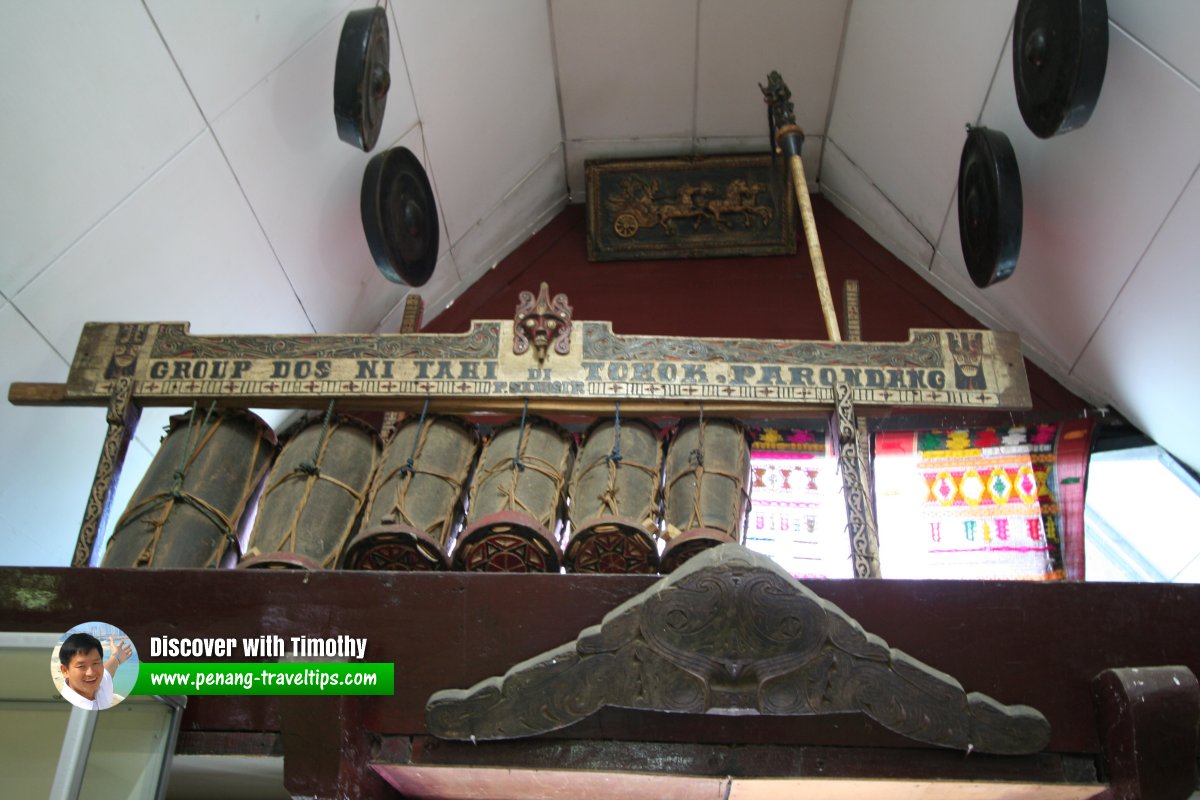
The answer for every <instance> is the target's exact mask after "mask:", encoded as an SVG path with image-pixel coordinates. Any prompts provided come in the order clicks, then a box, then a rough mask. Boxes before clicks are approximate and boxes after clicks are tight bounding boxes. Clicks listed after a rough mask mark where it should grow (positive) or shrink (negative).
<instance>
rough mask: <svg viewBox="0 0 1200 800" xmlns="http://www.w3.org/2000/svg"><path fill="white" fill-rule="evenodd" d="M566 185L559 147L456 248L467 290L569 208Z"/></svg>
mask: <svg viewBox="0 0 1200 800" xmlns="http://www.w3.org/2000/svg"><path fill="white" fill-rule="evenodd" d="M566 185H567V179H566V175H565V173H564V167H563V152H562V147H561V146H559V147H556V148H554V150H552V151H551V152H550V153H548V154H547V155H546V157H545V158H544V159H542V162H541V163H540V164H538V165H537V167H535V168H534V170H533V171H532V172H531V173H529V175H528V176H526V178H525V179H524V180H523V181H521V183H519V184H518V185H517V186H515V187H514V188H513V190H512V191H511V192H509V193H508V194H507V195H505V196H504V198H503V199H502V200H501V201H500V203H499V204H498V205H497V206H496V207H495V208H494V209H492V212H491V213H490V214H488V215H487V216H486V217H484V218H483V219H482V220H480V222H479V224H478V225H475V226H474V227H473V228H471V229H470V230H468V231H467V232H466V233H465V234H463V236H462V238H461V239H459V240H458V242H457V243H456V244H455V245H454V263H455V264H456V265H457V266H458V273H459V276H460V277H461V278H462V280H463V288H464V289H465V288H466V287H468V286H470V285H471V284H472V283H474V282H475V281H476V280H478V279H479V278H480V277H481V276H482V275H483V274H484V273H485V272H487V271H488V270H489V269H491V268H492V267H494V266H495V265H496V264H497V263H499V261H500V260H501V259H502V258H504V257H505V256H507V255H508V254H509V253H511V252H512V251H513V250H514V249H516V247H517V246H518V245H520V244H521V243H522V242H524V241H525V240H526V239H528V238H529V236H530V235H532V233H533V232H534V231H536V230H537V229H539V228H541V227H542V226H543V225H545V224H546V223H547V222H549V221H550V219H551V218H552V217H553V216H554V215H555V214H557V213H558V212H559V211H561V210H562V209H563V208H564V207H565V206H566V204H567V191H566Z"/></svg>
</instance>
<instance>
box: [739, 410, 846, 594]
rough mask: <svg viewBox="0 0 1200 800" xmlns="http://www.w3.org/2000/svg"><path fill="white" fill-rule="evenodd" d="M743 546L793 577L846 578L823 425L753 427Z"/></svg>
mask: <svg viewBox="0 0 1200 800" xmlns="http://www.w3.org/2000/svg"><path fill="white" fill-rule="evenodd" d="M751 432H752V434H753V435H754V441H753V442H752V443H751V447H750V477H751V489H750V515H749V519H748V520H747V526H746V546H747V547H749V548H750V549H752V550H757V551H758V552H760V553H763V554H764V555H767V556H769V557H770V558H771V559H773V560H774V561H775V562H776V563H777V564H779V565H780V566H782V567H783V568H784V569H786V570H788V571H789V572H791V573H792V575H794V576H795V577H797V578H851V577H853V576H854V570H853V566H852V564H851V561H850V540H849V538H848V536H847V533H846V508H845V504H844V503H843V502H842V497H841V481H840V480H839V479H838V476H837V461H836V459H834V458H832V457H831V456H830V454H829V453H828V444H827V443H826V434H825V431H823V430H821V431H813V430H804V429H780V428H755V429H752V431H751Z"/></svg>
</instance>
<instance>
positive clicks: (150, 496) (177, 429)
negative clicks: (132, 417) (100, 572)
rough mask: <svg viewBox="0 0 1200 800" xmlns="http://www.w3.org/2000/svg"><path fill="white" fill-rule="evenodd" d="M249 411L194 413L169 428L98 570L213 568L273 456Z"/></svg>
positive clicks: (232, 541)
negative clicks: (104, 568) (101, 568)
mask: <svg viewBox="0 0 1200 800" xmlns="http://www.w3.org/2000/svg"><path fill="white" fill-rule="evenodd" d="M275 449H276V444H275V433H274V432H273V431H272V430H271V428H270V426H269V425H267V423H265V422H263V421H262V419H260V418H259V417H257V416H256V415H254V414H252V413H250V412H248V411H240V410H234V409H212V408H210V409H209V410H208V411H207V412H205V411H197V410H194V409H193V410H192V411H191V412H190V413H188V414H181V415H179V416H175V417H171V425H170V431H169V432H168V433H167V435H166V437H165V438H164V439H163V442H162V445H161V446H160V447H159V448H158V452H157V453H156V454H155V455H154V460H153V461H151V463H150V467H149V469H147V470H146V475H145V477H143V478H142V482H141V483H140V484H138V488H137V490H136V491H134V493H133V497H132V498H131V499H130V501H129V507H128V508H126V509H125V513H124V514H122V515H121V519H120V520H118V521H117V524H116V527H115V528H114V529H113V534H112V537H111V538H110V539H109V541H108V547H107V549H106V550H105V553H104V559H103V561H102V562H101V566H103V567H216V566H219V565H220V563H221V559H222V557H223V556H224V555H225V552H226V551H227V549H228V548H229V547H230V546H232V547H233V549H234V551H237V550H238V549H239V548H238V541H237V532H238V525H239V523H240V521H241V518H242V514H243V512H244V511H245V510H246V506H247V504H248V503H249V502H250V499H251V498H252V497H253V496H254V492H255V491H256V490H257V488H258V485H259V484H260V483H261V482H262V479H263V475H264V474H265V473H266V471H267V468H268V467H270V466H271V459H272V458H273V457H274V455H275Z"/></svg>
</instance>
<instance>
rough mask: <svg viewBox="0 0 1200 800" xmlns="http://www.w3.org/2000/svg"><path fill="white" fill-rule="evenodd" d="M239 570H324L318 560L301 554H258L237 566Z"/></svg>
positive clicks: (243, 560) (246, 558)
mask: <svg viewBox="0 0 1200 800" xmlns="http://www.w3.org/2000/svg"><path fill="white" fill-rule="evenodd" d="M237 568H238V569H301V570H308V571H310V572H316V571H318V570H321V569H324V567H322V566H321V565H320V564H319V563H318V562H317V560H316V559H314V558H309V557H308V556H304V555H301V554H299V553H288V552H278V553H256V554H254V555H248V556H246V557H245V558H243V559H242V560H241V561H239V562H238V564H237Z"/></svg>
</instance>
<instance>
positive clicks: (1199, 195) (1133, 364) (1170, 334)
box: [1075, 175, 1200, 465]
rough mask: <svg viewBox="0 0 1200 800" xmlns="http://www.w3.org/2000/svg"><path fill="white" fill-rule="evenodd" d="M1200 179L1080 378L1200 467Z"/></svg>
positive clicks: (1086, 356) (1087, 356) (1126, 291)
mask: <svg viewBox="0 0 1200 800" xmlns="http://www.w3.org/2000/svg"><path fill="white" fill-rule="evenodd" d="M1198 223H1200V175H1193V176H1192V179H1191V182H1190V183H1189V184H1188V186H1187V190H1186V191H1185V192H1184V194H1183V197H1182V198H1180V201H1179V203H1178V205H1176V206H1175V208H1174V209H1173V210H1172V211H1171V213H1170V216H1168V217H1167V220H1166V222H1165V223H1164V225H1163V227H1162V230H1160V231H1159V232H1158V235H1157V236H1156V237H1155V238H1154V242H1153V244H1151V245H1150V248H1149V250H1147V252H1146V255H1145V257H1144V258H1143V259H1142V260H1141V263H1140V264H1138V266H1137V269H1136V270H1135V271H1134V273H1133V275H1132V276H1131V277H1130V279H1129V282H1128V283H1127V284H1126V285H1125V286H1124V288H1123V289H1122V290H1121V294H1120V296H1119V297H1118V298H1117V301H1116V303H1115V304H1114V305H1113V307H1112V310H1111V311H1110V312H1109V313H1108V316H1107V317H1106V318H1105V319H1104V323H1103V324H1102V325H1101V326H1100V328H1099V330H1098V331H1097V332H1096V336H1095V338H1093V339H1092V341H1091V342H1090V343H1089V344H1088V346H1087V348H1086V349H1085V350H1084V352H1083V356H1082V357H1081V358H1080V359H1079V363H1078V364H1077V365H1076V367H1075V374H1076V375H1078V376H1079V377H1080V378H1082V379H1084V380H1087V381H1089V382H1093V383H1098V384H1102V385H1104V386H1106V387H1109V391H1110V392H1111V394H1112V398H1113V404H1114V405H1115V406H1116V407H1117V409H1118V410H1120V411H1121V413H1122V414H1124V415H1126V416H1128V417H1129V418H1130V420H1131V421H1132V422H1133V423H1134V424H1135V425H1137V426H1138V427H1140V428H1141V429H1142V430H1144V431H1145V432H1146V433H1147V434H1148V435H1149V436H1151V437H1152V438H1154V439H1155V440H1156V441H1158V442H1159V443H1160V444H1162V445H1163V447H1165V448H1167V449H1168V450H1170V451H1171V452H1172V453H1174V454H1175V455H1176V456H1177V457H1179V458H1181V459H1183V460H1184V461H1186V462H1187V463H1189V464H1192V465H1196V464H1200V423H1198V422H1197V421H1196V408H1195V405H1196V397H1198V396H1200V369H1197V357H1196V353H1195V346H1196V343H1197V342H1200V313H1197V309H1200V229H1198V227H1197V226H1198Z"/></svg>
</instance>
